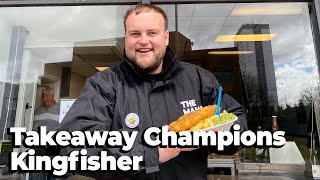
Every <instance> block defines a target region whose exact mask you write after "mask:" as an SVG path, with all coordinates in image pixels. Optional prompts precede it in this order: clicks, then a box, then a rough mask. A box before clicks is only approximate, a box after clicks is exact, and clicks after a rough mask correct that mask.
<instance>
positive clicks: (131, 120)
mask: <svg viewBox="0 0 320 180" xmlns="http://www.w3.org/2000/svg"><path fill="white" fill-rule="evenodd" d="M125 123H126V125H127V127H128V128H135V127H137V126H138V124H139V116H138V115H137V114H136V113H130V114H128V115H127V116H126V119H125Z"/></svg>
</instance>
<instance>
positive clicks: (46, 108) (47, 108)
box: [44, 102, 56, 111]
mask: <svg viewBox="0 0 320 180" xmlns="http://www.w3.org/2000/svg"><path fill="white" fill-rule="evenodd" d="M55 104H56V102H54V103H53V104H52V105H51V106H48V107H44V109H45V110H46V111H48V110H49V109H50V108H51V107H52V106H54V105H55Z"/></svg>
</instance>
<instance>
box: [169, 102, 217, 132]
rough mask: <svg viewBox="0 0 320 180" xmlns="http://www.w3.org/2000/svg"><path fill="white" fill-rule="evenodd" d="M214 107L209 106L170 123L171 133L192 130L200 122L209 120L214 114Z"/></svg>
mask: <svg viewBox="0 0 320 180" xmlns="http://www.w3.org/2000/svg"><path fill="white" fill-rule="evenodd" d="M216 107H217V106H216V105H209V106H205V107H203V108H200V109H198V110H196V111H193V112H190V113H188V114H185V115H183V116H181V117H180V118H179V119H178V120H176V121H174V122H172V123H170V125H169V127H170V130H171V131H175V132H180V131H186V130H188V129H190V128H192V127H193V126H194V125H196V124H197V123H199V122H200V121H202V120H204V119H206V118H209V117H210V116H212V115H213V114H214V113H215V112H216Z"/></svg>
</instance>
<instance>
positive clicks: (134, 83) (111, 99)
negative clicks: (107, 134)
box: [58, 48, 247, 180]
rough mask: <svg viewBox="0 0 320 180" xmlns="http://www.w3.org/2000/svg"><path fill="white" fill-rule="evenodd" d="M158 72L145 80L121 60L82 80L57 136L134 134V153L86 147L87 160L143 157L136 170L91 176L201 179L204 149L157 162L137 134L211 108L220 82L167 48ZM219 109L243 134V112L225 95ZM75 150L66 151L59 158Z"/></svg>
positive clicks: (204, 170) (229, 150)
mask: <svg viewBox="0 0 320 180" xmlns="http://www.w3.org/2000/svg"><path fill="white" fill-rule="evenodd" d="M163 67H164V68H163V71H162V73H160V74H158V75H147V74H143V73H142V72H140V71H139V70H138V69H137V68H135V67H134V66H133V65H132V64H131V63H130V62H129V61H128V60H127V58H126V57H124V62H123V63H122V64H120V65H115V66H113V67H110V68H108V69H107V70H105V71H102V72H98V73H97V74H95V75H94V76H92V77H90V78H88V79H87V81H86V84H85V86H84V89H83V90H82V92H81V95H80V96H79V98H78V99H77V100H76V101H75V103H74V104H73V106H72V107H71V109H70V110H69V112H68V113H67V114H66V116H65V118H64V120H63V121H62V124H61V125H60V128H59V129H58V131H69V132H72V131H139V133H138V137H137V138H136V142H135V143H134V145H133V148H132V149H131V150H130V151H129V152H126V153H123V152H121V151H120V148H108V147H103V148H87V150H88V156H90V155H98V153H99V152H100V151H107V152H108V155H112V156H114V157H120V156H143V158H144V163H143V164H141V168H140V169H141V171H139V172H138V173H136V172H135V173H133V174H132V172H102V171H100V172H94V173H91V175H92V176H94V177H96V178H97V179H170V180H172V179H181V180H182V179H183V180H185V179H192V180H196V179H206V178H207V156H208V148H199V149H197V150H194V151H190V152H181V153H180V154H179V155H178V156H177V157H176V158H173V159H171V160H169V161H167V162H165V163H162V164H160V163H159V155H158V148H149V147H147V146H145V145H144V144H143V143H142V142H141V134H142V132H143V131H144V130H145V129H147V128H149V127H161V126H164V125H168V124H169V123H171V122H173V121H175V120H177V119H178V118H179V117H180V116H182V115H183V114H184V111H185V112H188V111H192V110H193V109H195V108H198V107H201V106H202V107H204V106H207V105H210V104H215V103H216V101H217V94H218V88H219V86H220V85H219V83H218V81H217V79H216V78H215V77H214V75H213V74H212V73H211V72H209V71H207V70H205V69H203V68H201V67H198V66H196V65H193V64H189V63H185V62H179V61H178V59H177V57H176V55H175V54H174V53H173V52H172V50H170V49H169V48H167V50H166V54H165V57H164V64H163ZM221 109H225V110H227V111H228V112H232V113H234V114H236V115H237V116H238V120H237V122H236V123H238V124H240V125H241V131H244V130H246V129H247V122H246V118H245V114H244V112H243V109H242V107H241V105H240V104H239V103H237V102H236V101H235V100H234V99H233V98H232V97H230V96H229V95H227V94H226V93H224V94H223V96H222V104H221ZM130 113H135V114H136V115H138V117H139V124H138V126H137V127H135V128H129V127H128V126H127V125H126V122H125V119H126V116H127V115H128V114H130ZM79 149H80V148H74V147H66V148H63V149H61V150H60V154H61V155H67V154H68V153H70V152H71V151H75V150H79ZM236 149H237V148H232V147H230V148H227V149H226V150H225V151H224V152H219V153H223V154H232V153H234V152H236Z"/></svg>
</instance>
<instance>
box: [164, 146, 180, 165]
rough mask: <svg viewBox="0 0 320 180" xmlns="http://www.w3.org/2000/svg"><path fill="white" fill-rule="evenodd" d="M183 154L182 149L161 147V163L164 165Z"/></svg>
mask: <svg viewBox="0 0 320 180" xmlns="http://www.w3.org/2000/svg"><path fill="white" fill-rule="evenodd" d="M180 152H181V149H180V148H160V147H159V161H160V163H164V162H167V161H169V160H170V159H172V158H175V157H176V156H178V155H179V153H180Z"/></svg>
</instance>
